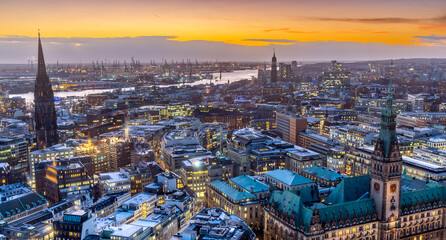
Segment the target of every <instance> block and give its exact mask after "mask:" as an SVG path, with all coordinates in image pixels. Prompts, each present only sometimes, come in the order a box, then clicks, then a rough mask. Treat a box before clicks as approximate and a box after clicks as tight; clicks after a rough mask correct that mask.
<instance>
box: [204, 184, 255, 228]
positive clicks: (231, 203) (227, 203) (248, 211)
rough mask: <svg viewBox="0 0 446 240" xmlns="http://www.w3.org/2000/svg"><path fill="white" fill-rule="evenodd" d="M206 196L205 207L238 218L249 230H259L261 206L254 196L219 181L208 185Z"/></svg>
mask: <svg viewBox="0 0 446 240" xmlns="http://www.w3.org/2000/svg"><path fill="white" fill-rule="evenodd" d="M206 194H207V196H206V199H207V201H206V206H207V207H210V208H221V209H223V210H225V211H226V212H228V213H229V214H235V215H237V216H240V217H241V218H242V219H243V220H245V222H246V223H247V224H248V225H249V226H250V227H251V229H253V230H259V229H261V227H262V222H263V221H262V220H263V206H262V202H261V201H260V200H259V199H258V198H257V196H256V195H254V194H252V193H250V192H244V191H239V190H237V189H235V188H233V187H231V186H229V185H228V184H227V183H225V182H223V181H220V180H215V181H213V182H210V183H208V185H207V191H206Z"/></svg>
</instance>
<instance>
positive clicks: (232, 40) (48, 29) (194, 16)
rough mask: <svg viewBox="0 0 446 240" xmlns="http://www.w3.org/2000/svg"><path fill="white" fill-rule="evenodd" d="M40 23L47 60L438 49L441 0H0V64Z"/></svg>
mask: <svg viewBox="0 0 446 240" xmlns="http://www.w3.org/2000/svg"><path fill="white" fill-rule="evenodd" d="M39 28H40V30H41V33H42V37H43V38H44V39H43V42H44V45H45V46H44V48H45V51H46V52H48V54H47V55H48V56H49V57H48V58H49V59H50V60H49V61H55V60H56V59H60V60H62V61H66V62H77V61H91V60H93V59H102V58H109V59H111V58H116V59H125V58H128V57H131V56H135V57H139V58H140V59H142V61H149V60H152V59H153V60H158V61H159V60H160V59H161V58H163V57H164V58H167V59H181V58H191V59H195V58H198V59H199V60H200V59H202V60H210V59H221V60H243V61H247V60H253V61H266V60H268V58H270V52H271V49H272V48H276V49H277V51H278V57H279V61H280V60H281V59H280V56H282V60H284V61H288V60H292V59H296V60H300V61H305V60H308V61H313V60H329V59H333V58H338V59H344V60H357V59H382V58H387V57H389V58H390V57H391V58H398V57H446V1H444V0H423V1H421V0H392V1H389V0H374V1H363V0H340V1H333V0H317V1H315V0H308V1H301V0H289V1H288V0H280V1H274V0H270V1H264V0H256V1H254V0H250V1H248V0H246V1H243V0H238V1H237V0H220V1H217V0H172V1H170V0H161V1H159V0H158V1H151V0H126V1H122V0H89V1H65V0H58V1H49V0H39V1H36V0H27V1H26V0H13V1H9V0H0V63H20V62H26V59H29V58H32V57H34V56H35V55H36V50H35V49H33V48H35V43H36V41H35V37H36V35H37V29H39ZM349 49H350V50H349ZM2 52H3V54H2ZM67 55H69V56H67Z"/></svg>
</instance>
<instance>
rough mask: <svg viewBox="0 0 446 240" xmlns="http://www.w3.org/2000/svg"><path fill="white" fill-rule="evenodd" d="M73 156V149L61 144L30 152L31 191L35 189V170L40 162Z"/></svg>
mask: <svg viewBox="0 0 446 240" xmlns="http://www.w3.org/2000/svg"><path fill="white" fill-rule="evenodd" d="M73 156H74V148H73V147H69V146H67V145H65V144H61V143H60V144H56V145H53V146H51V147H48V148H45V149H40V150H36V151H33V152H30V153H29V167H30V180H31V184H30V185H31V187H32V188H33V189H36V177H35V168H36V166H37V164H38V163H39V162H40V161H42V160H56V159H64V158H72V157H73Z"/></svg>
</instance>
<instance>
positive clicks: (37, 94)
mask: <svg viewBox="0 0 446 240" xmlns="http://www.w3.org/2000/svg"><path fill="white" fill-rule="evenodd" d="M34 120H35V123H36V125H35V131H36V139H37V148H39V149H42V148H46V147H49V146H52V145H54V144H56V143H58V141H59V136H58V134H57V116H56V109H55V106H54V93H53V89H52V87H51V83H50V79H49V77H48V74H47V73H46V67H45V60H44V57H43V49H42V42H41V40H40V31H39V34H38V68H37V76H36V84H35V87H34Z"/></svg>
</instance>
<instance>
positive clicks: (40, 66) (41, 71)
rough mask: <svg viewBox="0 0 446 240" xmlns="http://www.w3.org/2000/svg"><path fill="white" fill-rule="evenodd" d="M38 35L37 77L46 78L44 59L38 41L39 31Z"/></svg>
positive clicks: (40, 44) (40, 43)
mask: <svg viewBox="0 0 446 240" xmlns="http://www.w3.org/2000/svg"><path fill="white" fill-rule="evenodd" d="M38 35H39V36H38V39H39V40H38V41H39V44H38V55H37V76H46V67H45V59H44V57H43V49H42V42H41V41H40V30H39V33H38Z"/></svg>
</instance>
